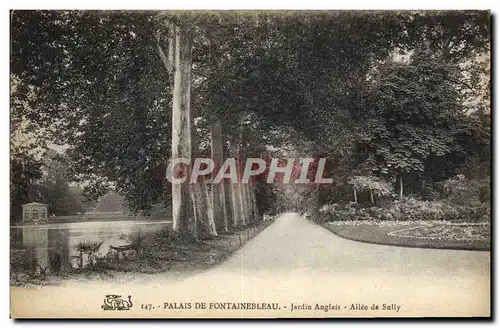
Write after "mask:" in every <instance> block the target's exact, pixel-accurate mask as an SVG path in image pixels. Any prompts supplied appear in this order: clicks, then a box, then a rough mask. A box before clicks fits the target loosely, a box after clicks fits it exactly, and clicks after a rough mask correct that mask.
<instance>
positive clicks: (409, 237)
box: [322, 221, 491, 251]
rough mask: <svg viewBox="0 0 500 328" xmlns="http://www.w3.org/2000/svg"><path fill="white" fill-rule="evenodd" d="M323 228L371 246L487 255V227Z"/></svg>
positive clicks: (343, 224)
mask: <svg viewBox="0 0 500 328" xmlns="http://www.w3.org/2000/svg"><path fill="white" fill-rule="evenodd" d="M322 225H323V227H325V228H326V229H328V230H330V231H331V232H333V233H335V234H336V235H338V236H340V237H343V238H346V239H351V240H355V241H361V242H367V243H372V244H382V245H394V246H405V247H419V248H440V249H459V250H478V251H479V250H481V251H489V250H490V248H491V246H490V236H491V225H490V224H489V223H451V222H445V221H435V222H432V221H431V222H429V221H422V222H404V221H395V222H394V221H334V222H325V223H323V224H322Z"/></svg>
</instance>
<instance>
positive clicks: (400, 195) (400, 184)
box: [399, 173, 403, 199]
mask: <svg viewBox="0 0 500 328" xmlns="http://www.w3.org/2000/svg"><path fill="white" fill-rule="evenodd" d="M399 198H400V199H403V173H401V174H400V175H399Z"/></svg>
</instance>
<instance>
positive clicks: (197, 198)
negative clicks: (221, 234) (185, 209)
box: [191, 177, 217, 239]
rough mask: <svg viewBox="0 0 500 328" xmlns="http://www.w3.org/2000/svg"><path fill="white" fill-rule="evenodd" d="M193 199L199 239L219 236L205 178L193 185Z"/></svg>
mask: <svg viewBox="0 0 500 328" xmlns="http://www.w3.org/2000/svg"><path fill="white" fill-rule="evenodd" d="M191 199H192V201H193V204H194V206H193V214H194V216H195V218H196V228H197V229H196V236H197V238H201V239H207V238H211V237H213V236H217V232H216V230H215V223H214V220H213V215H212V209H211V203H210V199H209V197H208V191H207V187H206V184H205V179H204V178H203V177H200V180H199V181H198V182H196V183H195V184H191Z"/></svg>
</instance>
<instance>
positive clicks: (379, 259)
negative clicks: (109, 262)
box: [11, 213, 490, 317]
mask: <svg viewBox="0 0 500 328" xmlns="http://www.w3.org/2000/svg"><path fill="white" fill-rule="evenodd" d="M11 291H12V292H11V301H12V314H13V316H15V317H19V316H21V317H26V316H34V317H40V316H47V315H48V316H52V317H61V316H62V317H64V316H66V317H67V316H76V317H137V316H143V317H189V316H204V317H206V316H213V317H295V316H298V317H310V316H316V317H326V316H343V317H345V316H349V317H350V316H488V315H489V314H490V312H489V311H490V253H489V252H475V251H455V250H431V249H415V248H404V247H394V246H383V245H372V244H366V243H360V242H355V241H350V240H346V239H342V238H340V237H337V236H336V235H334V234H333V233H331V232H330V231H328V230H326V229H324V228H322V227H320V226H319V225H316V224H314V223H312V222H310V221H308V220H306V219H304V218H302V217H300V216H298V215H296V214H292V213H287V214H284V215H282V216H281V217H280V218H278V219H277V221H276V222H274V223H273V224H272V225H271V226H269V227H268V228H267V229H266V230H264V231H263V232H261V233H260V234H259V235H257V236H256V237H255V238H253V239H252V240H250V241H249V242H248V243H247V244H246V245H245V246H244V247H243V248H241V249H240V250H239V251H237V252H236V253H234V254H233V255H232V256H231V257H230V258H229V259H228V260H227V261H225V262H224V263H222V264H220V265H219V266H217V267H214V268H212V269H210V270H207V271H206V272H203V273H201V274H198V275H194V276H191V277H188V278H185V279H171V278H169V277H168V276H167V275H165V274H157V275H148V276H146V275H141V276H140V277H138V278H136V279H134V280H132V281H128V282H126V283H125V282H122V283H120V282H115V283H111V282H98V281H91V282H68V283H66V284H64V285H62V286H53V287H41V288H36V289H27V288H11ZM106 294H120V295H122V296H128V295H129V294H130V295H132V301H133V302H134V303H135V304H134V305H133V307H132V309H131V310H130V311H102V310H101V308H100V307H101V304H103V298H104V295H106ZM165 302H167V303H169V304H167V305H168V307H169V308H168V309H165V308H164V303H165ZM195 302H206V306H207V309H194V307H195V304H194V303H195ZM224 302H236V303H239V302H257V303H262V302H265V303H278V307H279V310H272V309H271V310H258V309H253V310H234V309H233V310H223V309H220V308H221V307H223V306H224V305H223V304H221V303H224ZM21 303H22V304H21ZM173 303H176V304H173ZM181 303H182V304H181ZM186 303H191V304H190V306H191V309H189V310H186V309H179V308H180V307H186V306H189V305H186ZM211 303H214V304H211ZM215 303H216V304H215ZM292 303H293V304H295V305H299V306H301V307H303V308H304V309H298V308H294V306H293V305H292ZM26 304H29V307H27V306H26ZM141 304H151V306H152V308H151V310H146V309H144V308H141ZM316 304H318V305H330V306H329V307H328V306H324V307H323V309H321V308H320V307H319V306H318V308H316ZM384 304H385V309H384ZM23 305H24V306H23ZM210 305H211V306H212V307H213V308H215V307H218V308H219V310H214V309H212V310H210V309H208V307H209V306H210ZM372 305H376V306H379V309H378V310H376V309H373V310H372ZM226 306H227V305H226ZM309 306H311V309H308V307H309ZM365 306H367V307H368V309H366V308H365ZM325 307H326V308H329V310H328V311H325V309H324V308H325ZM174 308H178V309H174ZM315 308H316V309H315ZM292 310H293V311H292Z"/></svg>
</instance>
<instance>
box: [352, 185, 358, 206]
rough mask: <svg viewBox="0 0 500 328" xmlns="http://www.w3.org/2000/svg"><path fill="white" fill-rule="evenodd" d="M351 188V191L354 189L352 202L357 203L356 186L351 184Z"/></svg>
mask: <svg viewBox="0 0 500 328" xmlns="http://www.w3.org/2000/svg"><path fill="white" fill-rule="evenodd" d="M352 188H353V191H354V202H355V203H357V202H358V195H357V194H356V186H354V185H353V186H352Z"/></svg>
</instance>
